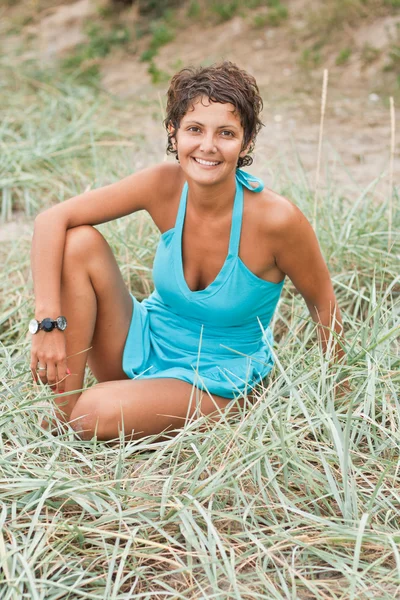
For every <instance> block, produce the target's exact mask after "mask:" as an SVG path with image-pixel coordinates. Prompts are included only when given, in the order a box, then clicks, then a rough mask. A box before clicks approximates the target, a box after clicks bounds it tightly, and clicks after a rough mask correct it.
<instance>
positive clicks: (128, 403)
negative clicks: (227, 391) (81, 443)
mask: <svg viewBox="0 0 400 600" xmlns="http://www.w3.org/2000/svg"><path fill="white" fill-rule="evenodd" d="M228 405H230V400H228V399H227V398H222V397H220V396H213V397H212V398H211V397H210V396H209V395H208V394H207V393H206V392H201V391H200V390H199V389H197V388H194V387H193V386H192V385H191V384H189V383H186V382H185V381H180V380H178V379H142V380H141V379H135V380H126V381H109V382H106V383H99V384H97V385H95V386H93V387H92V388H91V389H90V390H86V391H85V392H83V394H82V395H81V396H80V398H79V400H78V401H77V403H76V405H75V408H74V410H73V411H72V414H71V425H72V427H73V428H74V429H75V430H76V431H77V432H78V433H79V435H80V436H81V437H82V438H83V439H91V438H92V437H93V436H94V435H96V436H97V438H98V439H100V440H111V439H115V438H118V436H119V434H120V431H122V430H123V432H124V434H125V435H126V436H128V437H131V436H132V438H140V437H144V436H146V435H154V434H158V433H162V432H164V431H168V430H172V429H178V428H181V427H183V425H184V424H185V420H186V418H191V417H194V418H196V417H199V416H201V415H210V414H211V413H216V414H215V415H213V418H218V417H219V413H218V409H220V410H221V411H223V410H225V409H226V408H227V406H228ZM239 405H240V406H243V400H240V402H237V401H235V402H234V403H232V404H231V405H230V409H231V410H232V412H237V410H238V409H239Z"/></svg>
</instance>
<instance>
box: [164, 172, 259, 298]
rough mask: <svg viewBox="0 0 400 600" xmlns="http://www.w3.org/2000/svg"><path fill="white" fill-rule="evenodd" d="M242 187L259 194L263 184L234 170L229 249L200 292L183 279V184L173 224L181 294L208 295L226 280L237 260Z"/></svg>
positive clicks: (184, 192)
mask: <svg viewBox="0 0 400 600" xmlns="http://www.w3.org/2000/svg"><path fill="white" fill-rule="evenodd" d="M252 183H256V184H257V185H256V187H253V186H252V185H251V184H252ZM243 186H245V187H246V188H247V189H249V190H251V191H252V192H256V193H257V192H261V191H262V190H263V189H264V184H263V182H262V181H261V179H258V177H254V175H250V173H246V172H245V171H242V170H241V169H237V170H236V192H235V198H234V201H233V208H232V220H231V229H230V235H229V247H228V254H227V256H226V258H225V261H224V263H223V265H222V267H221V269H220V271H219V272H218V274H217V275H216V277H215V279H214V280H213V281H212V282H211V283H210V284H209V285H208V286H207V287H205V288H203V289H201V290H191V289H190V287H189V286H188V284H187V282H186V279H185V273H184V269H183V256H182V233H183V226H184V223H185V217H186V205H187V196H188V189H189V188H188V184H187V182H185V184H184V186H183V189H182V194H181V199H180V202H179V209H178V214H177V217H176V223H175V228H174V229H175V234H174V240H175V243H174V246H175V253H176V259H177V272H178V280H179V282H180V287H181V289H182V291H183V292H185V293H186V294H190V295H191V294H198V295H200V294H206V293H207V294H209V293H211V292H213V293H214V291H216V288H217V286H218V284H219V283H220V281H221V279H222V281H224V280H226V279H227V277H228V275H229V273H230V271H231V270H232V268H233V265H234V261H233V260H232V259H233V258H237V257H238V255H239V245H240V233H241V229H242V217H243Z"/></svg>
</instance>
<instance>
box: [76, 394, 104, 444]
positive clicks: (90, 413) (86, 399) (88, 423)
mask: <svg viewBox="0 0 400 600" xmlns="http://www.w3.org/2000/svg"><path fill="white" fill-rule="evenodd" d="M98 405H99V403H98V399H97V400H96V386H94V387H93V388H91V389H90V390H86V391H85V392H83V393H82V394H81V395H80V397H79V399H78V401H77V403H76V404H75V406H74V408H73V410H72V412H71V416H70V419H69V423H70V425H71V427H72V429H73V430H74V431H76V433H77V434H78V435H79V437H81V438H82V439H83V440H90V439H92V437H93V436H94V435H96V436H97V437H99V435H98V433H99V432H98V429H99V420H100V415H99V411H98Z"/></svg>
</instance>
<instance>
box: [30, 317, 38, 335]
mask: <svg viewBox="0 0 400 600" xmlns="http://www.w3.org/2000/svg"><path fill="white" fill-rule="evenodd" d="M38 329H39V321H36V319H32V321H30V322H29V333H32V334H35V333H36V332H37V331H38Z"/></svg>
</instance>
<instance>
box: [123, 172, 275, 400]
mask: <svg viewBox="0 0 400 600" xmlns="http://www.w3.org/2000/svg"><path fill="white" fill-rule="evenodd" d="M252 184H253V185H252ZM243 186H245V187H247V188H248V189H249V190H251V191H252V192H254V193H257V192H260V191H261V190H262V189H263V188H264V185H263V183H262V181H261V180H259V179H258V178H256V177H254V176H252V175H249V174H248V173H246V172H245V171H242V170H240V169H238V170H237V171H236V194H235V199H234V204H233V213H232V224H231V232H230V239H229V250H228V255H227V257H226V260H225V262H224V264H223V266H222V268H221V270H220V272H219V273H218V275H217V276H216V278H215V279H214V281H213V282H212V283H210V285H209V286H207V287H206V288H205V289H202V290H197V291H192V290H190V288H189V287H188V285H187V283H186V281H185V277H184V272H183V263H182V231H183V226H184V222H185V215H186V202H187V194H188V186H187V183H185V185H184V187H183V190H182V195H181V199H180V203H179V209H178V214H177V217H176V223H175V227H173V228H172V229H169V230H168V231H166V232H165V233H163V234H162V235H161V238H160V242H159V245H158V247H157V251H156V255H155V259H154V265H153V280H154V285H155V290H154V292H153V293H152V294H151V295H150V296H149V298H146V299H145V300H143V302H138V301H137V300H136V299H135V298H133V303H134V310H133V317H132V322H131V326H130V329H129V333H128V337H127V341H126V345H125V349H124V355H123V369H124V371H125V373H126V374H127V375H128V377H131V378H136V377H141V378H162V377H167V378H176V379H181V380H184V381H187V382H189V383H192V384H194V385H195V386H197V387H198V388H200V389H204V390H208V391H209V392H210V393H211V394H217V395H219V396H223V397H225V398H235V397H237V396H239V395H241V394H243V393H246V392H247V391H249V390H250V389H251V388H252V387H253V386H254V385H255V384H256V383H257V382H259V381H260V380H261V379H263V378H264V377H265V376H266V375H267V374H268V373H269V371H270V370H271V368H272V365H273V359H272V354H271V347H272V343H273V338H272V333H271V330H270V328H269V323H270V321H271V318H272V315H273V313H274V311H275V308H276V305H277V303H278V300H279V297H280V294H281V291H282V287H283V283H284V282H283V281H281V282H280V283H273V282H270V281H265V280H264V279H260V278H259V277H257V276H256V275H255V274H254V273H252V272H251V271H250V270H249V269H248V268H247V267H246V265H245V264H244V263H243V262H242V260H241V258H240V257H239V244H240V232H241V227H242V216H243Z"/></svg>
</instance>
